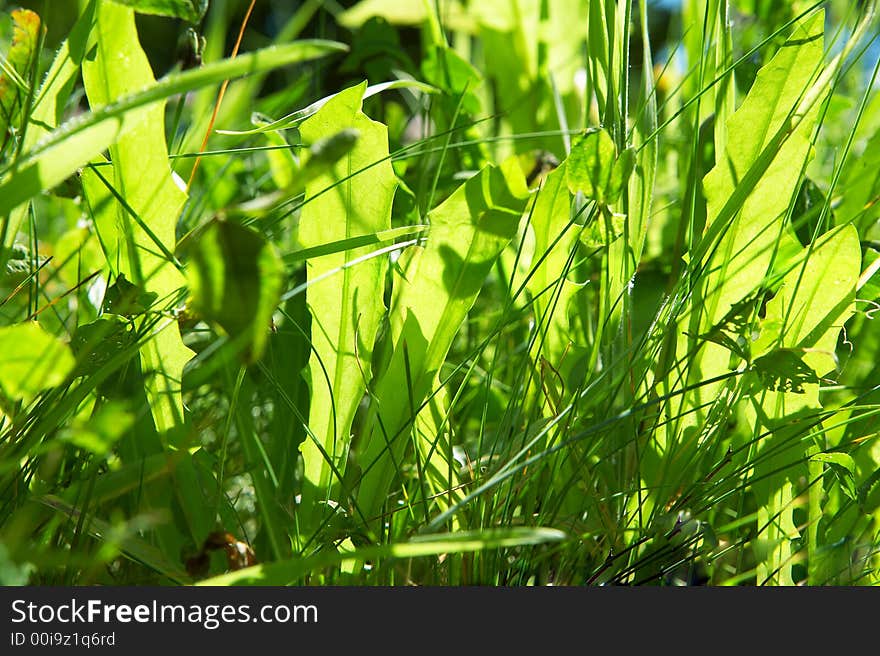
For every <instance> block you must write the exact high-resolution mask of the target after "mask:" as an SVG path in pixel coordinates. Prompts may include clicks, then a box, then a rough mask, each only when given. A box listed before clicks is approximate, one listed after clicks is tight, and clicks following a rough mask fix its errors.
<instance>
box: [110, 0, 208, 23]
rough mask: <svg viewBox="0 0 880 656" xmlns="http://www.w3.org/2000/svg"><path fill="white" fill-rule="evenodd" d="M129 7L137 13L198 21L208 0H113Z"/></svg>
mask: <svg viewBox="0 0 880 656" xmlns="http://www.w3.org/2000/svg"><path fill="white" fill-rule="evenodd" d="M113 2H115V3H117V4H120V5H125V6H126V7H131V8H132V9H134V10H135V11H136V12H137V13H139V14H154V15H156V16H168V17H170V18H182V19H183V20H185V21H188V22H190V23H198V22H199V21H200V20H202V17H203V16H204V15H205V12H206V11H207V10H208V0H113Z"/></svg>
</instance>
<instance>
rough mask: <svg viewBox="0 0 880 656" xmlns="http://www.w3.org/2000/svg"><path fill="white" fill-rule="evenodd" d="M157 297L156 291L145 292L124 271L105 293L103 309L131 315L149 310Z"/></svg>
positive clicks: (113, 312) (127, 315) (111, 312)
mask: <svg viewBox="0 0 880 656" xmlns="http://www.w3.org/2000/svg"><path fill="white" fill-rule="evenodd" d="M157 297H158V294H156V292H145V291H144V290H143V289H142V288H141V287H139V286H138V285H135V284H133V283H130V282H129V281H128V280H127V279H126V277H125V274H124V273H120V274H119V275H118V276H117V277H116V280H115V282H114V283H113V284H112V285H110V286H109V287H108V288H107V291H106V292H105V293H104V303H103V306H102V309H103V311H104V312H109V313H110V314H118V315H121V316H126V317H130V316H134V315H136V314H143V313H144V312H146V311H147V310H149V309H150V307H151V306H152V305H153V303H155V302H156V298H157Z"/></svg>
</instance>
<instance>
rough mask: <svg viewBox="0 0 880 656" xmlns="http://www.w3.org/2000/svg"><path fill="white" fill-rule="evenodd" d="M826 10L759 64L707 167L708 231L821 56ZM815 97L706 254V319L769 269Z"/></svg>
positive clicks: (803, 155)
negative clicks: (709, 255)
mask: <svg viewBox="0 0 880 656" xmlns="http://www.w3.org/2000/svg"><path fill="white" fill-rule="evenodd" d="M823 18H824V15H823V13H822V12H818V13H816V14H814V15H812V16H810V17H808V18H806V19H804V20H803V21H801V22H800V23H798V24H797V25H796V26H795V28H794V31H793V33H792V35H791V37H790V38H789V39H788V40H787V41H786V42H785V44H783V46H782V47H781V48H780V49H779V51H778V52H777V53H776V55H774V57H773V59H772V60H771V61H770V62H769V63H768V64H767V65H766V66H764V67H763V68H762V69H761V70H760V71H759V72H758V77H757V79H756V80H755V83H754V85H753V86H752V89H751V91H750V92H749V95H748V96H747V97H746V99H745V100H744V101H743V103H742V105H741V106H740V107H739V109H738V110H737V111H736V112H735V113H734V114H733V116H731V118H730V120H729V121H728V125H727V133H728V141H727V148H726V149H725V151H724V152H723V153H720V154H719V156H718V157H717V158H716V159H717V162H718V163H717V164H716V166H715V167H714V168H713V169H712V170H711V171H710V172H709V173H708V174H707V175H706V178H705V179H704V181H703V185H704V188H705V192H706V207H707V209H706V212H707V218H706V225H707V232H708V231H709V230H711V228H712V225H713V223H714V222H716V221H718V220H719V216H720V215H721V213H722V210H723V209H724V208H725V206H726V205H727V203H728V202H729V200H730V199H731V197H733V196H734V194H735V192H737V191H738V186H739V185H740V184H741V181H742V180H743V178H744V177H745V174H746V172H747V171H748V170H749V169H750V168H751V167H752V166H753V164H755V162H756V161H757V160H758V158H759V157H760V156H761V155H762V153H763V151H764V149H765V148H766V147H767V146H768V145H769V144H770V142H771V140H772V138H773V136H774V135H775V134H776V133H777V131H778V130H780V129H781V128H783V127H784V125H785V124H786V122H787V121H789V119H790V117H791V115H792V112H793V111H794V110H795V109H796V108H797V106H798V104H799V103H800V101H801V98H802V95H803V93H804V89H806V88H808V87H809V85H810V82H811V80H812V79H813V77H814V75H815V74H816V71H817V70H818V69H819V68H820V67H821V64H822V57H823V54H824V53H823V38H822V37H823V30H824V22H823ZM817 112H818V105H817V106H816V107H814V108H813V109H812V110H811V112H810V114H809V115H808V116H807V117H805V118H803V119H802V120H801V122H800V123H799V125H798V127H797V129H796V130H794V132H793V133H791V134H790V135H789V136H788V138H787V139H786V140H785V142H784V143H783V144H782V146H781V147H780V148H779V150H778V151H777V152H776V153H775V154H774V156H773V159H772V161H771V163H770V164H769V166H768V167H767V170H766V171H765V172H764V174H763V175H762V176H761V179H760V181H759V182H758V184H757V185H755V186H754V187H752V188H751V189H749V190H747V193H748V195H747V196H746V197H745V199H744V201H743V202H742V206H741V209H740V211H739V213H738V214H737V215H736V216H735V217H734V218H733V220H732V221H731V223H730V224H729V226H725V231H724V235H723V237H722V238H721V240H720V243H719V245H718V248H717V249H716V251H715V254H714V256H713V257H712V258H711V260H710V261H709V269H710V272H709V274H708V275H707V276H706V279H705V280H706V282H705V284H704V290H705V291H704V292H703V294H702V296H701V302H702V303H703V304H704V305H705V313H706V324H708V325H714V324H715V323H717V321H718V320H720V319H721V317H723V316H724V314H726V313H727V312H728V311H729V309H730V307H731V306H732V305H733V304H734V303H736V302H737V301H739V300H741V299H742V298H744V297H745V296H746V295H748V294H749V293H751V292H752V291H753V290H754V289H755V288H756V287H757V286H758V285H759V284H760V283H761V281H762V280H763V279H764V277H765V276H766V275H767V273H768V272H769V270H770V263H771V261H772V259H773V257H774V244H775V243H776V242H777V241H778V239H779V235H780V234H781V233H782V232H783V231H787V230H790V228H789V227H788V226H783V224H782V218H783V215H784V213H785V211H786V209H787V208H788V206H789V204H790V202H791V201H792V198H793V197H794V194H795V193H796V191H797V189H798V187H799V185H800V178H801V174H802V170H803V166H804V165H805V163H806V162H807V161H808V159H809V158H810V157H812V152H811V143H810V137H811V134H812V132H813V128H814V126H815V121H816V116H817Z"/></svg>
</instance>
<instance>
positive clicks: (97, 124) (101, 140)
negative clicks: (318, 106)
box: [0, 5, 345, 216]
mask: <svg viewBox="0 0 880 656" xmlns="http://www.w3.org/2000/svg"><path fill="white" fill-rule="evenodd" d="M102 6H103V5H102ZM118 8H119V9H124V8H123V7H121V6H119V7H118ZM344 50H345V46H343V45H342V44H338V43H334V42H332V41H296V42H294V43H289V44H286V45H283V46H274V47H270V48H264V49H262V50H258V51H256V52H252V53H246V54H243V55H239V56H238V57H236V58H235V59H225V60H223V61H220V62H216V63H212V64H206V65H205V66H202V67H201V68H195V69H192V70H188V71H185V72H183V73H172V74H170V75H168V76H166V77H164V78H163V79H162V80H160V81H159V82H155V83H151V84H149V85H147V87H146V88H145V89H142V88H141V87H133V88H132V89H131V90H129V91H128V92H127V93H126V94H125V95H124V96H122V97H119V98H114V100H113V102H112V103H109V104H107V105H104V106H102V107H99V108H93V109H92V111H91V112H90V113H88V114H86V115H84V116H80V117H77V118H74V119H71V120H69V121H67V122H66V123H65V124H63V125H62V126H60V127H59V128H57V129H56V130H54V131H52V132H51V133H50V134H49V135H48V136H46V138H44V139H42V140H41V141H39V142H38V143H37V144H35V145H34V146H33V147H32V148H31V149H30V150H28V151H27V152H25V153H24V154H23V156H22V158H21V159H19V160H18V163H17V168H16V170H15V172H14V173H12V172H10V171H9V170H8V167H7V168H3V169H0V216H2V215H3V214H6V213H7V212H9V211H10V210H12V209H13V208H15V207H16V206H18V205H20V204H21V203H24V202H25V201H27V200H29V199H30V198H33V197H34V196H36V195H37V194H39V193H41V192H42V191H44V190H47V189H51V188H52V187H54V186H55V185H57V184H59V183H60V182H62V181H64V180H65V179H66V178H68V177H69V176H70V175H72V174H73V173H75V172H76V170H77V169H78V168H80V167H81V166H83V165H85V164H86V163H88V162H90V161H92V160H93V159H94V158H96V157H97V156H98V155H99V154H100V153H102V152H103V151H104V150H106V149H107V148H108V147H109V146H111V145H112V144H114V143H116V141H117V140H118V139H119V138H120V137H121V136H122V135H124V134H126V133H127V132H129V131H131V130H136V129H137V128H138V126H139V125H140V117H141V116H142V113H141V112H138V111H133V110H139V109H141V108H144V107H147V108H152V109H156V108H159V109H161V105H162V104H163V103H164V101H165V100H166V99H168V98H170V97H171V96H175V95H177V94H181V93H187V92H189V91H193V90H195V89H198V88H200V87H203V86H206V85H210V84H217V83H219V82H222V81H223V80H226V79H233V78H236V77H240V76H242V75H247V74H252V73H258V72H261V71H267V70H270V69H273V68H278V67H280V66H286V65H289V64H293V63H297V62H302V61H307V60H309V59H314V58H317V57H322V56H325V55H328V54H331V53H334V52H341V51H344ZM151 75H152V74H151Z"/></svg>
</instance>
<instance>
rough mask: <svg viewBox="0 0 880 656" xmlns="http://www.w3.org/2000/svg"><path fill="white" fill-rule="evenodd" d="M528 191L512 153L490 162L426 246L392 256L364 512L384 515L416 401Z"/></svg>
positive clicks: (509, 234)
mask: <svg viewBox="0 0 880 656" xmlns="http://www.w3.org/2000/svg"><path fill="white" fill-rule="evenodd" d="M528 196H529V192H528V189H527V188H526V184H525V179H524V177H523V174H522V170H521V169H520V168H519V164H518V163H517V162H516V161H515V160H514V159H511V160H508V161H507V162H505V164H504V165H503V166H502V167H500V168H496V167H492V166H487V167H486V168H484V169H483V170H482V171H480V173H479V174H478V175H475V176H474V177H472V178H471V179H469V180H468V181H467V182H466V183H464V184H463V185H462V186H460V187H459V188H458V189H457V190H456V191H455V192H454V193H453V194H452V195H451V196H450V197H449V198H448V199H447V200H446V201H444V202H443V204H441V205H440V206H439V207H437V208H436V209H434V210H433V211H432V212H431V213H430V214H429V215H428V218H429V220H430V224H431V228H430V230H429V232H428V241H427V245H426V246H425V247H424V248H423V247H421V246H413V247H410V248H409V249H407V251H405V252H404V253H403V255H401V257H400V259H399V260H398V261H397V262H396V263H395V267H394V269H393V271H394V279H393V296H392V306H391V310H390V321H391V341H392V344H393V347H392V348H393V352H392V355H391V359H390V362H389V364H388V367H387V369H386V370H385V371H383V372H382V374H381V377H380V379H379V381H378V383H377V385H376V390H375V398H376V403H375V404H374V405H373V406H371V412H370V416H369V418H368V419H367V431H368V432H367V434H366V435H365V436H364V439H363V441H362V442H361V443H359V444H358V447H357V451H358V456H357V459H358V464H359V465H360V467H361V468H362V470H363V471H364V475H363V479H362V481H361V485H360V490H359V492H358V497H357V500H358V505H359V507H360V509H361V510H362V511H363V513H364V515H365V516H366V517H375V516H377V515H379V512H380V510H381V507H382V504H383V503H384V501H385V498H386V496H387V495H388V493H389V488H390V485H391V483H392V480H393V478H394V472H395V464H394V463H396V462H399V461H400V456H401V454H402V453H403V450H404V447H405V446H406V444H407V443H408V441H409V439H408V431H409V430H410V428H411V426H412V423H413V422H414V421H415V419H416V414H417V411H418V408H419V407H420V405H421V404H422V402H423V401H424V400H425V399H427V398H428V395H429V394H430V393H431V389H432V387H433V385H434V384H435V382H436V378H437V375H438V372H439V370H440V366H441V365H442V364H443V361H444V360H445V359H446V355H447V353H448V352H449V349H450V347H451V346H452V342H453V339H454V338H455V335H456V334H457V333H458V331H459V329H460V328H461V326H462V324H463V323H464V321H465V319H466V318H467V315H468V312H469V311H470V309H471V307H472V306H473V304H474V301H475V300H476V298H477V295H478V294H479V292H480V289H481V287H482V285H483V282H484V280H485V278H486V276H487V275H488V273H489V270H490V269H491V268H492V266H493V265H494V263H495V261H496V259H497V258H498V256H499V255H500V254H501V252H502V251H503V250H504V248H505V247H506V246H507V245H508V243H509V242H510V240H511V239H512V238H513V236H514V235H515V234H516V231H517V227H518V225H519V221H520V219H521V217H522V213H523V210H524V209H525V205H526V201H527V199H528ZM401 381H406V383H405V385H406V389H404V390H402V389H401Z"/></svg>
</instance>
